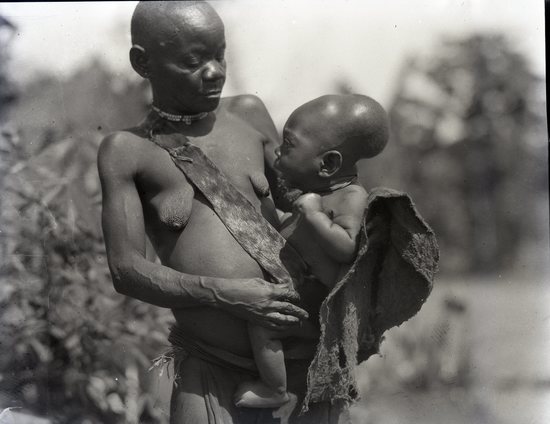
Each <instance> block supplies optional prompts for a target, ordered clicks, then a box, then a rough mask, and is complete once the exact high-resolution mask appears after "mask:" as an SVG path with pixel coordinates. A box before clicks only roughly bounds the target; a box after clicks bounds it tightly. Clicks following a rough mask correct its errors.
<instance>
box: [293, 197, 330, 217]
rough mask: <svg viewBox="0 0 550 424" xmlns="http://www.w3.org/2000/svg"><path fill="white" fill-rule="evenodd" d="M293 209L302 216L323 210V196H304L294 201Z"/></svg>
mask: <svg viewBox="0 0 550 424" xmlns="http://www.w3.org/2000/svg"><path fill="white" fill-rule="evenodd" d="M293 207H294V212H296V213H299V214H302V215H305V214H307V213H311V212H317V211H321V210H323V205H322V203H321V196H319V195H318V194H316V193H306V194H302V195H301V196H300V197H298V199H296V200H295V201H294V204H293Z"/></svg>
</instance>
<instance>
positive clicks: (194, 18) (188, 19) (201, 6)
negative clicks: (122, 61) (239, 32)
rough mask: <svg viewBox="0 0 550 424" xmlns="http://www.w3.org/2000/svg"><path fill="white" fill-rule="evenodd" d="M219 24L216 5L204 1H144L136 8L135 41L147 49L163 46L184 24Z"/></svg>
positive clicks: (134, 15) (134, 20)
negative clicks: (212, 5) (214, 6)
mask: <svg viewBox="0 0 550 424" xmlns="http://www.w3.org/2000/svg"><path fill="white" fill-rule="evenodd" d="M205 25H220V26H221V27H222V28H223V23H222V21H221V19H220V17H219V16H218V14H217V13H216V12H215V11H214V9H213V8H212V7H211V6H210V5H209V4H208V3H206V2H204V1H142V2H139V3H138V5H137V6H136V9H135V10H134V14H133V16H132V23H131V33H132V44H133V45H139V46H141V47H143V48H144V49H146V50H147V48H150V47H157V46H159V45H160V46H162V45H163V44H164V43H167V42H169V41H170V39H171V38H172V37H174V36H176V35H177V34H178V32H179V31H181V30H182V29H183V28H184V27H185V26H191V27H193V26H199V27H203V26H205Z"/></svg>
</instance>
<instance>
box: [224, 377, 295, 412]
mask: <svg viewBox="0 0 550 424" xmlns="http://www.w3.org/2000/svg"><path fill="white" fill-rule="evenodd" d="M234 399H235V405H236V406H239V407H245V408H277V407H279V406H281V405H284V404H285V403H287V402H288V400H289V399H290V398H289V396H288V393H287V392H286V391H283V392H278V391H276V390H273V389H271V388H269V387H267V386H266V385H265V384H264V383H262V382H261V381H245V382H244V383H242V384H241V385H240V386H239V387H238V388H237V392H236V393H235V397H234Z"/></svg>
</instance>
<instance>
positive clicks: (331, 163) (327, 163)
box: [319, 150, 342, 178]
mask: <svg viewBox="0 0 550 424" xmlns="http://www.w3.org/2000/svg"><path fill="white" fill-rule="evenodd" d="M341 167H342V154H341V153H340V152H339V151H337V150H329V151H328V152H325V153H323V156H322V160H321V168H320V169H319V176H320V177H325V178H326V177H332V176H333V175H334V174H336V173H337V172H338V171H339V170H340V168H341Z"/></svg>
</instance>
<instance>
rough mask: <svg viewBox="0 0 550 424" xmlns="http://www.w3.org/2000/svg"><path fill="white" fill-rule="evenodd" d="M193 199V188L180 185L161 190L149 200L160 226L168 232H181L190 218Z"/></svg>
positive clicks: (187, 185)
mask: <svg viewBox="0 0 550 424" xmlns="http://www.w3.org/2000/svg"><path fill="white" fill-rule="evenodd" d="M193 197H194V190H193V187H192V186H191V185H190V184H185V185H184V184H182V185H179V186H178V187H175V188H172V189H165V190H162V191H161V192H160V193H158V194H156V195H155V196H154V197H153V198H152V199H151V200H150V205H151V207H152V208H153V210H154V211H155V213H156V215H157V218H158V221H159V223H160V224H161V225H163V226H164V227H165V228H166V229H168V230H174V231H181V230H182V229H183V228H184V227H185V226H186V225H187V222H188V221H189V218H190V216H191V211H192V208H193Z"/></svg>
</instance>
